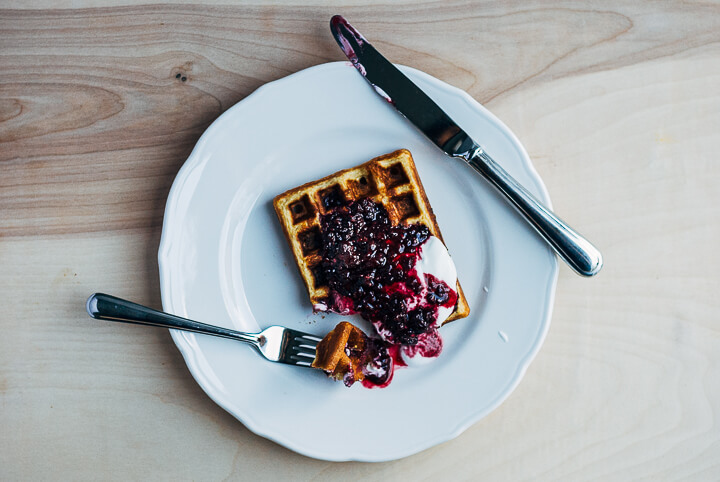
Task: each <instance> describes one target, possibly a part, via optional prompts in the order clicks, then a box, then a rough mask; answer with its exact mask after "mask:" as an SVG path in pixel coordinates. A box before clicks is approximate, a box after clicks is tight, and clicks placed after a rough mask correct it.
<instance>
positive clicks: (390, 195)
mask: <svg viewBox="0 0 720 482" xmlns="http://www.w3.org/2000/svg"><path fill="white" fill-rule="evenodd" d="M363 198H370V199H371V200H372V201H374V202H376V203H380V204H382V205H383V206H384V207H385V208H386V209H387V211H388V214H389V216H390V220H391V222H392V224H393V225H399V224H407V225H409V224H424V225H425V226H427V228H428V229H429V230H430V232H431V233H432V234H433V236H435V237H437V238H439V239H440V240H441V241H443V238H442V234H441V233H440V228H439V227H438V225H437V222H436V220H435V214H433V211H432V208H431V207H430V202H429V201H428V198H427V195H426V194H425V189H424V188H423V186H422V183H421V182H420V177H419V176H418V173H417V169H416V168H415V162H414V161H413V158H412V155H411V154H410V151H408V150H406V149H401V150H398V151H395V152H392V153H390V154H386V155H384V156H380V157H376V158H375V159H372V160H370V161H368V162H366V163H364V164H360V165H359V166H356V167H353V168H350V169H345V170H342V171H339V172H336V173H335V174H331V175H330V176H327V177H324V178H322V179H319V180H317V181H313V182H309V183H307V184H303V185H302V186H299V187H296V188H294V189H290V190H289V191H287V192H284V193H283V194H280V195H279V196H277V197H275V199H274V200H273V206H274V207H275V212H276V213H277V216H278V218H279V219H280V224H281V225H282V229H283V232H284V233H285V237H286V238H287V240H288V243H289V245H290V248H291V249H292V252H293V256H294V258H295V262H296V263H297V266H298V269H299V270H300V274H301V276H302V278H303V281H304V282H305V286H306V287H307V290H308V294H309V296H310V301H311V303H312V304H313V305H315V304H317V303H321V302H322V301H323V300H325V299H326V298H327V296H328V294H329V289H328V287H327V284H326V282H325V280H324V279H323V276H322V273H321V271H320V270H319V269H318V268H319V266H318V265H319V263H320V261H321V255H320V247H321V237H320V236H321V233H320V216H321V215H323V214H326V213H328V212H330V211H332V210H333V209H334V208H335V207H337V206H341V205H343V204H344V203H345V202H347V201H358V200H360V199H363ZM443 243H444V241H443ZM457 293H458V301H457V304H456V305H455V310H454V311H453V313H452V314H451V315H450V317H448V319H447V320H445V323H447V322H448V321H452V320H456V319H458V318H464V317H466V316H467V315H468V314H469V313H470V307H469V305H468V303H467V299H466V298H465V295H464V294H463V291H462V288H461V287H460V283H459V282H458V284H457Z"/></svg>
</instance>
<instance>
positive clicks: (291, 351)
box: [286, 332, 322, 367]
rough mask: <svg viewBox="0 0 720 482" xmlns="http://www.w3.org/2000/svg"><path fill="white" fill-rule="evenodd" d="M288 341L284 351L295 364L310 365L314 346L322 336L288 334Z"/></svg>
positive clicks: (297, 333) (313, 355)
mask: <svg viewBox="0 0 720 482" xmlns="http://www.w3.org/2000/svg"><path fill="white" fill-rule="evenodd" d="M289 336H290V343H289V346H288V350H286V353H287V354H288V355H289V358H290V360H292V361H293V363H294V364H295V365H301V366H308V367H309V366H310V365H311V364H312V362H313V360H315V348H316V347H317V344H318V342H320V340H322V338H320V337H317V336H314V335H309V334H307V333H300V332H293V333H290V334H289Z"/></svg>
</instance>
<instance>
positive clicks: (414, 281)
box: [319, 198, 457, 358]
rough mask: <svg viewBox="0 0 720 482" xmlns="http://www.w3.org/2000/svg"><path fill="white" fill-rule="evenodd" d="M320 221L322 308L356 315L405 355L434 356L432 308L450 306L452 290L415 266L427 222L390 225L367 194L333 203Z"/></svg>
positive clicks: (435, 340)
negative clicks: (326, 291) (325, 289)
mask: <svg viewBox="0 0 720 482" xmlns="http://www.w3.org/2000/svg"><path fill="white" fill-rule="evenodd" d="M320 223H321V230H320V231H321V251H320V252H321V255H322V261H321V263H320V265H319V268H320V271H321V274H322V276H323V278H324V279H325V280H326V281H327V285H328V287H329V289H330V291H329V296H328V300H327V303H326V304H327V307H328V310H329V311H335V312H337V313H340V314H352V313H359V314H360V315H361V316H362V317H363V318H365V319H366V320H368V321H370V322H371V323H372V324H373V326H374V327H375V328H376V330H377V332H378V334H379V335H380V336H381V337H382V338H383V340H385V342H386V343H387V344H388V345H396V346H397V345H399V346H402V347H403V348H404V349H405V351H406V353H408V354H409V355H410V356H412V355H415V354H420V355H422V356H427V357H433V356H437V355H439V354H440V351H441V350H442V341H441V339H440V337H439V335H438V334H437V324H436V320H437V317H438V309H439V308H440V307H445V308H452V307H454V306H455V303H456V302H457V292H456V291H455V290H454V289H452V288H451V287H449V286H448V285H447V284H446V283H445V282H444V281H441V280H438V279H437V278H435V277H434V276H433V275H432V274H425V273H423V274H421V275H419V274H418V272H417V270H416V263H417V261H418V259H419V257H420V256H421V253H422V246H423V243H425V242H426V241H427V240H428V238H429V237H430V236H431V233H430V230H429V229H428V228H427V226H424V225H422V224H411V225H397V226H393V224H392V223H391V221H390V217H389V216H388V212H387V210H386V209H385V207H384V206H383V205H382V204H379V203H375V202H373V201H372V200H371V199H368V198H365V199H362V200H360V201H355V202H349V203H345V204H343V205H341V206H338V207H336V208H335V209H334V210H333V211H331V212H329V213H327V214H325V215H323V216H321V219H320ZM420 276H422V278H423V279H420ZM393 351H394V352H396V353H397V351H398V350H393ZM393 358H396V357H393Z"/></svg>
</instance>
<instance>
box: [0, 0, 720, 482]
mask: <svg viewBox="0 0 720 482" xmlns="http://www.w3.org/2000/svg"><path fill="white" fill-rule="evenodd" d="M173 3H174V4H172V5H169V4H167V5H145V4H144V2H143V1H142V0H92V1H90V0H86V1H75V0H58V1H56V2H43V1H40V0H27V1H25V0H5V1H4V2H2V6H0V267H2V269H1V270H0V292H1V293H2V316H1V317H0V326H1V327H2V333H3V336H2V337H1V338H0V479H2V480H29V479H44V480H53V479H70V480H82V479H85V480H87V479H93V480H95V479H119V480H128V479H137V480H145V479H147V480H152V479H165V480H217V479H223V478H230V479H263V480H277V479H280V478H293V479H299V480H309V479H313V480H337V479H373V480H375V479H383V480H412V479H417V478H421V479H425V478H428V479H437V480H443V479H470V480H481V479H482V480H555V479H566V480H585V479H600V480H623V479H636V478H647V479H649V480H660V479H668V480H674V479H682V480H689V479H697V480H718V479H720V316H719V314H720V296H719V295H718V294H717V293H716V291H717V290H718V288H720V284H719V283H718V281H719V278H720V276H719V274H718V273H720V255H718V240H720V188H718V186H717V182H718V179H719V178H720V162H719V161H718V152H720V4H718V3H700V2H693V3H687V4H685V3H683V4H680V2H630V1H628V2H600V3H596V2H574V1H557V2H552V3H551V2H545V1H529V2H518V3H512V4H511V3H509V2H508V3H506V2H495V1H488V2H477V3H473V4H469V5H468V4H467V3H466V2H442V3H440V2H417V3H416V2H409V1H406V2H405V3H399V4H395V5H389V4H387V3H384V2H377V1H374V0H371V1H369V2H359V3H358V2H352V3H348V4H347V5H345V6H340V5H338V4H337V2H331V1H329V0H322V1H321V2H320V3H316V4H313V6H311V7H302V6H299V4H300V3H302V2H291V1H288V2H283V1H277V0H269V1H267V2H260V3H262V5H260V4H258V5H247V6H215V5H212V4H208V5H199V4H186V3H184V2H181V1H179V2H173ZM285 3H287V4H285ZM592 3H596V5H595V6H593V5H591V4H592ZM51 5H52V7H50V6H51ZM334 13H343V14H344V15H345V16H346V17H347V18H349V19H350V20H351V21H353V22H354V23H355V24H357V25H358V26H359V27H361V30H362V31H363V33H365V34H366V36H368V37H369V38H371V39H373V41H374V43H375V45H376V46H377V47H378V48H380V49H381V50H382V51H383V52H385V53H386V55H387V56H388V57H390V58H391V59H393V60H394V61H395V62H398V63H401V64H406V65H411V66H414V67H416V68H419V69H421V70H424V71H426V72H428V73H429V74H431V75H433V76H436V77H438V78H440V79H443V80H445V81H447V82H449V83H451V84H453V85H456V86H458V87H460V88H462V89H465V90H467V91H468V92H469V93H470V94H471V95H472V96H473V97H475V98H476V99H477V100H478V101H480V102H481V103H483V104H484V105H485V106H487V107H488V108H489V109H490V110H491V111H493V112H494V113H495V114H496V115H497V116H498V117H500V118H501V119H502V120H503V121H504V122H505V123H507V124H508V125H509V126H510V128H511V129H513V131H514V132H515V133H516V134H517V135H518V137H519V138H520V139H521V140H522V142H523V143H524V145H525V146H526V148H527V150H528V151H529V153H530V156H531V157H532V158H533V160H534V163H535V166H536V167H537V170H538V171H539V173H540V175H541V176H542V178H543V179H544V181H545V183H546V185H547V187H548V189H549V191H550V194H551V196H552V199H553V203H554V206H555V209H556V211H557V212H558V213H559V214H560V215H561V216H562V217H563V218H565V219H566V220H568V221H569V222H570V223H571V224H572V225H574V226H575V227H576V228H577V229H578V230H579V231H580V232H582V233H584V234H585V235H587V236H588V237H589V238H590V239H591V240H592V241H593V242H595V243H596V244H597V245H598V246H599V247H600V248H601V249H602V251H603V253H604V255H605V262H606V266H605V268H604V269H603V271H602V272H601V273H600V275H599V276H597V277H596V278H593V279H581V278H580V277H578V276H576V275H575V274H573V273H572V272H571V271H570V270H569V269H568V268H566V267H564V266H563V267H561V270H560V277H559V281H558V286H557V296H556V300H555V309H554V313H553V319H552V326H551V329H550V333H549V335H548V337H547V340H546V342H545V345H544V346H543V348H542V350H541V352H540V353H539V355H538V356H537V358H536V360H535V361H534V362H533V363H532V365H531V366H530V368H529V370H528V372H527V374H526V376H525V378H524V379H523V381H522V383H521V384H520V386H519V387H518V388H517V390H515V392H514V393H513V394H512V395H511V396H510V398H509V399H508V400H507V401H506V402H505V403H504V404H503V405H502V406H501V407H500V408H498V409H497V410H495V411H494V412H493V413H492V414H490V415H489V416H487V417H486V418H484V419H483V420H482V421H480V422H479V423H477V424H476V425H474V426H473V427H471V428H470V429H468V430H467V431H466V432H465V433H463V434H462V435H460V436H459V437H458V438H457V439H455V440H453V441H451V442H448V443H445V444H442V445H440V446H437V447H434V448H432V449H429V450H427V451H425V452H423V453H420V454H418V455H415V456H412V457H409V458H406V459H403V460H399V461H395V462H388V463H380V464H364V463H328V462H322V461H317V460H313V459H309V458H305V457H303V456H300V455H297V454H295V453H293V452H290V451H289V450H287V449H285V448H283V447H281V446H278V445H276V444H274V443H273V442H270V441H267V440H265V439H263V438H261V437H258V436H256V435H254V434H253V433H251V432H250V431H248V430H247V429H246V428H245V427H244V426H243V425H242V424H240V423H239V422H237V421H236V420H235V419H234V418H233V417H232V416H230V415H228V414H227V413H226V412H224V411H223V410H222V409H221V408H219V407H218V406H216V405H215V404H214V403H213V402H212V401H211V400H210V399H209V398H208V397H207V396H206V395H205V394H204V393H203V392H202V390H201V389H200V388H199V387H198V385H197V384H196V383H195V382H194V381H193V379H192V378H191V376H190V374H189V373H188V370H187V368H186V367H185V364H184V363H183V360H182V358H181V356H180V354H179V353H178V351H177V349H176V348H175V346H174V344H173V343H172V341H171V339H170V336H169V335H168V333H167V331H164V330H149V329H128V327H127V326H116V325H111V324H106V323H99V322H95V321H92V320H90V319H89V318H88V317H87V315H86V314H85V311H84V301H85V299H86V297H87V296H88V295H89V294H90V293H91V292H94V291H104V292H109V293H114V294H117V295H121V296H123V297H127V298H130V299H134V300H137V301H139V302H142V303H146V304H149V305H151V306H154V307H158V308H159V307H160V291H159V286H158V266H157V261H156V253H157V248H158V242H159V236H160V229H161V225H162V220H163V208H164V204H165V199H166V196H167V194H168V190H169V188H170V185H171V183H172V181H173V178H174V176H175V174H176V173H177V171H178V169H179V168H180V166H181V165H182V164H183V162H184V160H185V159H186V158H187V156H188V154H189V152H190V150H191V149H192V147H193V145H194V144H195V142H196V141H197V140H198V138H199V136H200V135H201V133H202V132H203V130H204V129H205V128H206V127H207V126H208V125H209V124H210V123H211V122H212V121H213V120H214V119H216V118H217V117H218V115H219V114H220V113H222V112H223V111H225V110H226V109H228V108H229V107H230V106H232V105H233V104H235V103H236V102H238V101H240V100H242V99H243V98H244V97H245V96H247V95H248V94H250V93H251V92H253V90H255V89H256V88H258V87H259V86H261V85H263V84H264V83H266V82H268V81H272V80H275V79H278V78H281V77H283V76H286V75H288V74H290V73H293V72H296V71H298V70H300V69H303V68H306V67H309V66H312V65H316V64H319V63H323V62H327V61H333V60H340V59H341V58H342V57H341V53H340V51H339V49H338V48H337V46H336V45H335V42H334V41H333V40H332V38H331V37H330V34H329V31H328V19H329V18H330V16H331V15H332V14H334ZM178 74H179V78H178ZM348 436H352V434H348Z"/></svg>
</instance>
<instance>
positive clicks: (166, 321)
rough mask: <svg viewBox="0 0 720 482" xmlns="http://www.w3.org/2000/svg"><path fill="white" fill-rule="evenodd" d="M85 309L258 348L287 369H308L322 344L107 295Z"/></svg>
mask: <svg viewBox="0 0 720 482" xmlns="http://www.w3.org/2000/svg"><path fill="white" fill-rule="evenodd" d="M85 307H86V309H87V312H88V314H89V315H90V316H92V317H93V318H95V319H98V320H109V321H120V322H123V323H136V324H140V325H150V326H159V327H164V328H172V329H176V330H182V331H190V332H193V333H202V334H204V335H212V336H219V337H222V338H230V339H231V340H237V341H242V342H244V343H248V344H250V345H252V346H253V347H255V349H256V350H257V351H258V352H259V353H260V354H261V355H262V356H264V357H265V358H267V359H268V360H270V361H273V362H279V363H286V364H288V365H296V366H304V367H309V366H310V365H311V364H312V362H313V360H314V359H315V348H316V347H317V344H318V342H319V341H320V340H321V338H320V337H317V336H315V335H311V334H309V333H303V332H301V331H297V330H291V329H290V328H285V327H284V326H277V325H274V326H270V327H268V328H266V329H264V330H263V331H261V332H259V333H243V332H241V331H235V330H230V329H228V328H222V327H220V326H213V325H208V324H205V323H200V322H199V321H193V320H188V319H187V318H181V317H179V316H175V315H171V314H169V313H164V312H162V311H157V310H153V309H152V308H148V307H147V306H142V305H139V304H137V303H133V302H132V301H127V300H123V299H121V298H117V297H115V296H110V295H106V294H104V293H95V294H93V295H90V298H88V300H87V303H86V305H85Z"/></svg>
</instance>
